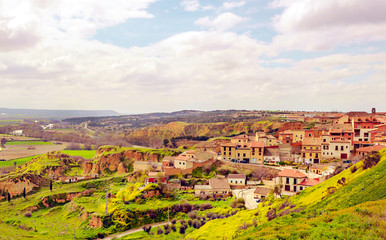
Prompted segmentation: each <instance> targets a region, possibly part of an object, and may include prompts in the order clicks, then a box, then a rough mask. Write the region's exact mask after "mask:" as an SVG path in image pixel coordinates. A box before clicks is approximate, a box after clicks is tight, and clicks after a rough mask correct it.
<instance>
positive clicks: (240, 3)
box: [222, 1, 246, 10]
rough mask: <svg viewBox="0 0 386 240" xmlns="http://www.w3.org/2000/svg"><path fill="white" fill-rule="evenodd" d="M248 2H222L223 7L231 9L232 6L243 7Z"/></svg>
mask: <svg viewBox="0 0 386 240" xmlns="http://www.w3.org/2000/svg"><path fill="white" fill-rule="evenodd" d="M245 4H246V2H245V1H236V2H235V1H227V2H224V3H223V4H222V7H223V8H224V9H225V10H230V9H232V8H238V7H242V6H244V5H245Z"/></svg>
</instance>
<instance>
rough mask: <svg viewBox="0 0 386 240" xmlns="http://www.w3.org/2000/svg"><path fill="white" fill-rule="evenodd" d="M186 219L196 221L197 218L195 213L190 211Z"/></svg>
mask: <svg viewBox="0 0 386 240" xmlns="http://www.w3.org/2000/svg"><path fill="white" fill-rule="evenodd" d="M188 217H190V218H191V219H196V218H197V211H192V212H190V213H188Z"/></svg>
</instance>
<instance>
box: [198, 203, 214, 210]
mask: <svg viewBox="0 0 386 240" xmlns="http://www.w3.org/2000/svg"><path fill="white" fill-rule="evenodd" d="M211 208H212V204H210V203H204V204H201V205H200V210H201V211H205V210H207V209H211Z"/></svg>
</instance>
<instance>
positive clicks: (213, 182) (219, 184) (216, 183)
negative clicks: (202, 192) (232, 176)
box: [209, 178, 231, 189]
mask: <svg viewBox="0 0 386 240" xmlns="http://www.w3.org/2000/svg"><path fill="white" fill-rule="evenodd" d="M209 186H211V188H212V189H219V188H220V189H224V188H225V189H231V187H230V186H229V183H228V181H227V180H226V179H225V178H223V179H217V178H215V179H209Z"/></svg>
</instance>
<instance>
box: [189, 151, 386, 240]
mask: <svg viewBox="0 0 386 240" xmlns="http://www.w3.org/2000/svg"><path fill="white" fill-rule="evenodd" d="M380 154H381V160H380V162H379V163H378V164H377V165H375V166H373V167H372V168H367V169H364V167H363V166H364V162H363V161H362V162H359V163H358V164H356V165H355V166H352V167H351V168H350V169H347V170H345V171H343V172H342V173H340V174H338V175H336V176H334V177H332V178H330V179H328V180H327V181H325V182H323V183H321V184H318V185H317V186H315V187H312V188H307V189H305V190H304V191H302V192H301V193H300V194H299V195H297V196H294V197H289V198H286V199H273V197H272V196H271V197H270V198H268V199H267V201H265V202H264V203H262V204H260V205H259V208H258V210H246V211H242V212H239V213H238V214H236V215H235V216H232V217H230V218H228V219H226V220H223V219H218V220H215V221H210V222H208V223H206V224H205V225H204V226H203V227H201V228H200V229H199V230H196V231H193V232H192V233H190V234H189V235H187V237H186V238H187V239H239V238H240V239H302V238H307V239H333V238H335V239H384V238H385V232H386V231H385V230H386V223H385V217H386V213H385V210H384V208H383V206H384V204H385V201H386V200H385V198H386V185H385V182H386V175H385V173H386V150H384V151H382V152H381V153H380ZM354 168H355V169H356V170H355V169H354ZM268 218H270V220H271V221H268ZM243 225H244V227H243ZM248 225H249V226H248ZM329 229H330V230H329Z"/></svg>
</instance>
